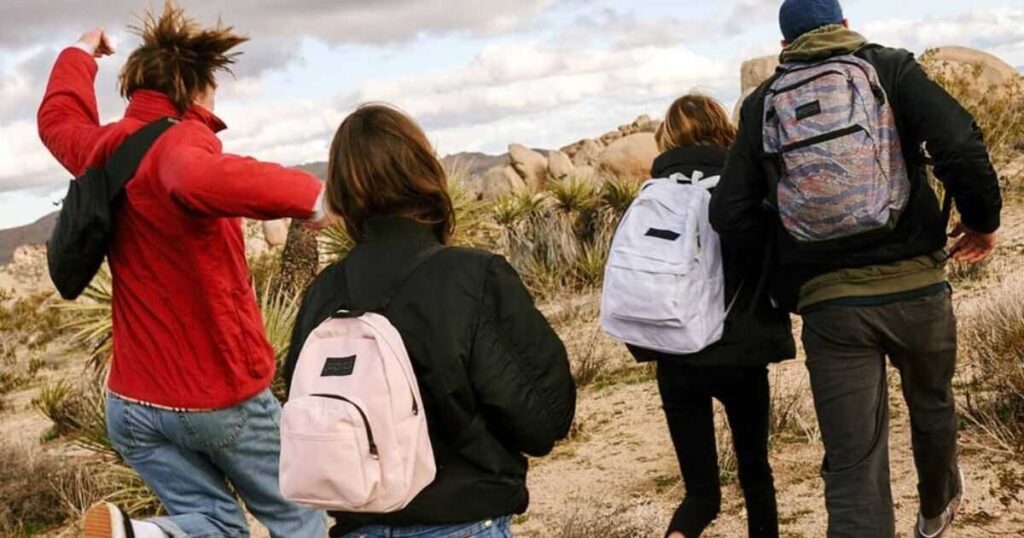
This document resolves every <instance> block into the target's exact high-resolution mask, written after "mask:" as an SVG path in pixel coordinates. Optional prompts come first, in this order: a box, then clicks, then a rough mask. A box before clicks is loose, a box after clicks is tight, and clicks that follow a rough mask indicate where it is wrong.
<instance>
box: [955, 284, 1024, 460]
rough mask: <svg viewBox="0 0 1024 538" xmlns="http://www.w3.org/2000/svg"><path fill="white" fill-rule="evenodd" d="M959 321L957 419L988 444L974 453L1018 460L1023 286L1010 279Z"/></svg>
mask: <svg viewBox="0 0 1024 538" xmlns="http://www.w3.org/2000/svg"><path fill="white" fill-rule="evenodd" d="M973 306H974V308H973V309H972V310H971V311H969V312H968V313H967V315H966V316H963V318H962V320H961V328H960V339H961V351H962V353H963V354H964V355H965V356H966V358H967V361H968V363H967V365H966V367H965V368H963V369H962V373H961V376H962V377H964V378H965V379H963V388H962V390H961V392H962V393H963V395H964V400H965V405H962V406H961V414H962V415H963V417H964V418H965V419H966V421H967V422H968V423H969V424H971V425H972V426H973V427H974V428H976V429H977V430H979V431H980V432H981V433H982V434H983V435H984V436H985V437H986V438H987V439H988V441H989V442H988V443H983V444H980V445H979V446H980V448H983V449H984V450H989V451H997V452H1001V453H1003V454H1005V455H1008V456H1013V457H1016V458H1022V457H1024V280H1021V279H1019V278H1012V279H1010V280H1008V281H1006V282H1005V283H1004V284H1003V285H1002V286H1001V287H999V288H997V289H996V290H993V292H992V293H990V294H989V295H988V296H986V297H982V298H979V299H978V302H977V303H975V304H974V305H973Z"/></svg>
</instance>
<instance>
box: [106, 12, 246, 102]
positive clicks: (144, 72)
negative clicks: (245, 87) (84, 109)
mask: <svg viewBox="0 0 1024 538" xmlns="http://www.w3.org/2000/svg"><path fill="white" fill-rule="evenodd" d="M139 19H140V21H139V24H138V25H136V26H132V27H131V30H132V31H133V32H134V33H136V34H138V35H139V37H141V38H142V45H141V46H139V48H137V49H135V50H134V51H133V52H132V53H131V55H130V56H129V57H128V61H127V62H126V63H125V64H124V67H123V68H122V69H121V75H120V78H119V83H120V86H121V95H122V96H124V97H127V98H131V96H132V94H133V93H135V91H136V90H156V91H158V92H161V93H163V94H166V95H167V97H169V98H170V99H171V101H172V102H174V106H175V107H177V109H178V111H179V112H181V113H184V112H185V111H186V110H188V108H189V107H190V106H192V103H193V102H194V101H195V100H196V99H197V98H198V97H201V96H202V95H203V94H204V93H205V92H207V91H208V90H211V89H213V88H216V86H217V81H216V79H215V78H214V75H215V74H216V73H217V71H227V72H230V71H231V69H230V65H231V64H233V63H234V62H235V58H236V57H237V56H238V55H239V54H241V53H239V52H229V51H230V50H231V49H233V48H235V47H236V46H238V45H240V44H242V43H244V42H246V41H248V40H249V38H247V37H244V36H241V35H238V34H236V33H235V32H234V28H232V27H230V26H223V25H222V24H221V23H220V22H219V21H218V22H217V26H215V27H213V28H202V27H201V26H200V25H199V23H197V22H196V21H195V20H194V19H191V18H188V17H186V16H185V10H183V9H181V8H180V7H178V6H176V5H175V4H174V2H171V1H170V0H168V1H167V2H166V3H164V10H163V13H162V14H161V15H160V16H159V17H156V16H154V14H153V13H152V12H151V11H147V12H146V13H145V14H144V15H142V16H141V17H140V18H139Z"/></svg>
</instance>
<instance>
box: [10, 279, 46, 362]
mask: <svg viewBox="0 0 1024 538" xmlns="http://www.w3.org/2000/svg"><path fill="white" fill-rule="evenodd" d="M50 297H51V294H50V293H37V294H34V295H30V296H27V297H19V298H14V297H13V296H12V294H11V292H9V291H7V290H0V364H2V365H6V366H13V365H14V364H16V363H17V362H18V361H17V359H18V354H19V352H20V351H23V350H27V351H40V350H45V349H46V347H47V346H48V345H49V344H50V343H51V342H53V341H54V340H55V339H57V338H58V337H59V336H60V335H61V316H60V312H57V311H54V310H53V309H51V308H49V305H50Z"/></svg>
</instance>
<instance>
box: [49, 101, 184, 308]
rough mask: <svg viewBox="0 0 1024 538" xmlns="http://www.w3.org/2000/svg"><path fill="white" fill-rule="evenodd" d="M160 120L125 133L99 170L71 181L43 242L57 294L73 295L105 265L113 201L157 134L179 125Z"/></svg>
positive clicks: (89, 170) (169, 119) (129, 178)
mask: <svg viewBox="0 0 1024 538" xmlns="http://www.w3.org/2000/svg"><path fill="white" fill-rule="evenodd" d="M177 122H178V120H176V119H174V118H163V119H160V120H157V121H154V122H153V123H150V124H148V125H146V126H145V127H143V128H142V129H139V130H138V131H136V132H135V133H133V134H132V135H131V136H129V137H128V138H127V139H126V140H125V141H124V142H123V143H122V144H121V145H120V146H119V147H118V148H117V150H115V151H114V154H113V155H112V156H111V157H110V159H109V160H108V161H107V163H106V165H105V166H103V167H102V168H90V169H88V170H86V171H85V173H84V174H82V175H81V176H79V177H78V178H76V179H74V180H72V181H71V185H70V186H69V187H68V193H67V196H65V197H64V202H63V203H62V204H61V208H60V215H59V216H58V217H57V226H56V227H55V228H54V229H53V233H52V234H51V235H50V240H49V241H48V242H47V243H46V261H47V265H48V266H49V269H50V279H51V280H53V284H54V285H55V286H56V287H57V291H59V292H60V295H61V297H63V298H65V299H69V300H70V299H76V298H77V297H78V296H79V295H81V294H82V292H83V291H85V288H86V287H87V286H88V285H89V282H91V281H92V279H93V277H94V276H96V273H97V272H98V271H99V270H100V266H101V265H103V259H104V258H105V257H106V256H107V250H108V249H109V248H110V238H111V235H112V233H113V231H114V204H115V203H116V202H117V200H118V199H119V197H120V195H121V193H122V192H123V191H124V187H125V185H126V184H128V181H129V180H131V178H132V176H134V175H135V172H136V170H138V168H139V163H140V162H142V159H143V157H145V156H146V153H147V152H149V148H150V147H152V146H153V143H154V142H156V140H157V138H160V135H162V134H163V133H164V132H165V131H166V130H167V129H169V128H170V127H171V126H172V125H174V124H175V123H177Z"/></svg>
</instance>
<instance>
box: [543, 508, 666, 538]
mask: <svg viewBox="0 0 1024 538" xmlns="http://www.w3.org/2000/svg"><path fill="white" fill-rule="evenodd" d="M661 532H662V531H661V524H660V522H659V520H658V513H657V510H656V509H654V507H652V506H650V505H646V504H642V505H637V506H614V507H611V508H604V507H601V505H600V502H599V501H594V502H587V503H581V505H580V506H578V507H577V508H575V509H574V510H572V511H570V512H569V513H568V515H567V516H566V518H565V520H564V521H563V522H562V525H561V527H560V528H559V529H558V530H557V531H556V533H555V534H554V536H555V537H557V538H597V537H600V538H648V537H650V536H660V535H661Z"/></svg>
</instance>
